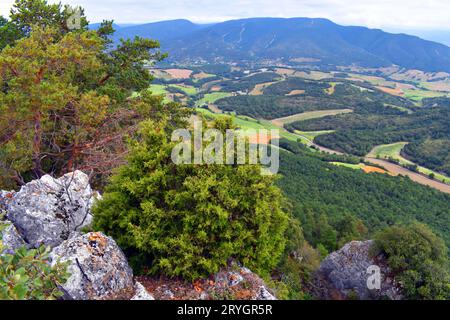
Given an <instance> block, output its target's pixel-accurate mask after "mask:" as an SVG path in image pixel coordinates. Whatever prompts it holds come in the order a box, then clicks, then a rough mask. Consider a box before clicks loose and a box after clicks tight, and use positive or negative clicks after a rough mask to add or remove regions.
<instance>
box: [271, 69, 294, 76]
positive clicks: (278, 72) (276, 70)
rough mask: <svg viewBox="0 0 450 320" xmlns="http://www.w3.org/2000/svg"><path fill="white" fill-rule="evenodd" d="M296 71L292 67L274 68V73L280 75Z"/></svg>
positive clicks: (291, 73) (289, 74)
mask: <svg viewBox="0 0 450 320" xmlns="http://www.w3.org/2000/svg"><path fill="white" fill-rule="evenodd" d="M295 72H296V71H295V70H292V69H286V68H276V69H275V73H277V74H279V75H282V76H292V75H293V74H294V73H295Z"/></svg>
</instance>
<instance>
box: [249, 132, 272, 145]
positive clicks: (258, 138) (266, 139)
mask: <svg viewBox="0 0 450 320" xmlns="http://www.w3.org/2000/svg"><path fill="white" fill-rule="evenodd" d="M279 138H280V137H279V136H271V135H270V134H267V135H263V134H259V133H257V134H254V135H251V136H248V140H249V142H250V143H253V144H258V143H259V144H269V143H270V140H272V139H279Z"/></svg>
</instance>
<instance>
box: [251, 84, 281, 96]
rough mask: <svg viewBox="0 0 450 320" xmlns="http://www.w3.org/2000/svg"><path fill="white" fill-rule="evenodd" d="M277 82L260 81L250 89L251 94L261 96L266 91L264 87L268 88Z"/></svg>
mask: <svg viewBox="0 0 450 320" xmlns="http://www.w3.org/2000/svg"><path fill="white" fill-rule="evenodd" d="M274 83H276V81H275V82H265V83H258V84H257V85H255V87H254V88H253V90H252V91H250V93H249V94H250V95H252V96H260V95H262V94H263V93H264V89H265V88H267V87H268V86H270V85H272V84H274Z"/></svg>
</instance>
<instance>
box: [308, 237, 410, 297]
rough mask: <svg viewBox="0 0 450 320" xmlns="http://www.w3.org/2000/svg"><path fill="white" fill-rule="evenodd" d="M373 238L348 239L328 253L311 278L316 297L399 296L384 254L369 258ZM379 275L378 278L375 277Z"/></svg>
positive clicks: (397, 286) (399, 293) (398, 289)
mask: <svg viewBox="0 0 450 320" xmlns="http://www.w3.org/2000/svg"><path fill="white" fill-rule="evenodd" d="M372 245H373V241H372V240H369V241H363V242H362V241H352V242H350V243H347V244H346V245H345V246H344V247H343V248H342V249H340V250H338V251H335V252H333V253H331V254H330V255H328V256H327V257H326V258H325V260H323V261H322V263H321V264H320V267H319V270H318V271H317V272H316V274H315V278H314V291H315V292H314V293H315V295H316V297H317V298H319V299H361V300H372V299H374V300H375V299H391V300H399V299H401V298H402V295H401V292H400V288H399V285H398V284H397V283H396V282H395V279H394V278H393V277H392V276H391V273H390V270H389V268H388V267H387V265H386V261H385V258H384V256H382V255H378V256H375V257H372V255H371V252H370V248H371V246H372ZM378 275H379V277H378Z"/></svg>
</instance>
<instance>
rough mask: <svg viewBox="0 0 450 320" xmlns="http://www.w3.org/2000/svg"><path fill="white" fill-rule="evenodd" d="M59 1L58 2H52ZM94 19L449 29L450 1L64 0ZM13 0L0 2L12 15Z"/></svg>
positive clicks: (63, 0)
mask: <svg viewBox="0 0 450 320" xmlns="http://www.w3.org/2000/svg"><path fill="white" fill-rule="evenodd" d="M49 2H59V0H49ZM62 2H63V3H67V4H72V5H81V6H82V7H84V8H85V9H86V14H87V16H88V18H89V19H90V20H91V21H93V22H94V21H101V20H102V19H114V20H116V21H117V22H122V23H141V22H150V21H160V20H167V19H177V18H186V19H190V20H193V21H195V22H217V21H224V20H228V19H238V18H247V17H263V16H265V17H269V16H270V17H324V18H328V19H331V20H333V21H335V22H337V23H340V24H344V25H364V26H368V27H374V28H383V29H393V28H397V29H399V28H401V29H408V28H411V29H438V30H445V29H447V30H450V19H449V17H450V1H448V0H277V1H273V0H165V1H161V0H129V1H127V0H62ZM12 3H13V0H1V1H0V14H3V15H7V13H8V12H9V8H10V7H11V5H12Z"/></svg>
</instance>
